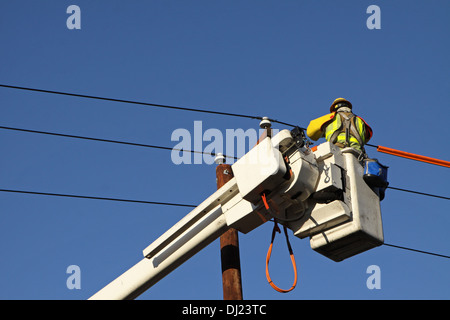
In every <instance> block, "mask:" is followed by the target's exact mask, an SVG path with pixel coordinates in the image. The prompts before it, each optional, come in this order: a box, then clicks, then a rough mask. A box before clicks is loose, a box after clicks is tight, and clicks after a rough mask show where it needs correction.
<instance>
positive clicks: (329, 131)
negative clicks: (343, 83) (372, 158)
mask: <svg viewBox="0 0 450 320" xmlns="http://www.w3.org/2000/svg"><path fill="white" fill-rule="evenodd" d="M352 108H353V106H352V104H351V103H350V101H348V100H346V99H344V98H338V99H336V100H334V101H333V103H332V104H331V107H330V113H329V114H326V115H324V116H322V117H320V118H317V119H314V120H312V121H311V122H310V123H309V125H308V128H307V130H306V134H307V135H308V137H310V138H311V139H312V140H314V141H316V140H318V139H319V138H321V137H325V139H326V140H327V141H330V142H331V143H333V144H335V145H337V146H338V147H340V148H346V147H351V148H353V149H356V150H358V151H360V152H361V154H363V155H365V150H364V145H365V144H366V143H367V142H368V141H369V140H370V138H371V137H372V129H371V128H370V126H369V125H368V124H367V123H366V122H365V121H364V120H363V119H362V118H361V117H358V116H356V115H354V114H353V112H352Z"/></svg>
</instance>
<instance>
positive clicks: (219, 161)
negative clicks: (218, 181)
mask: <svg viewBox="0 0 450 320" xmlns="http://www.w3.org/2000/svg"><path fill="white" fill-rule="evenodd" d="M214 162H215V163H217V164H224V163H225V157H224V156H223V154H222V153H217V154H216V157H215V158H214Z"/></svg>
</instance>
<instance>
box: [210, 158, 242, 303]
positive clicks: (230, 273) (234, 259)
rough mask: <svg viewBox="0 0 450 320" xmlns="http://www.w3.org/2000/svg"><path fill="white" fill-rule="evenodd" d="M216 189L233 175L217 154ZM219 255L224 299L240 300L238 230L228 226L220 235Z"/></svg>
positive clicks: (228, 166)
mask: <svg viewBox="0 0 450 320" xmlns="http://www.w3.org/2000/svg"><path fill="white" fill-rule="evenodd" d="M215 161H216V163H217V167H216V181H217V189H220V188H221V187H222V186H223V185H224V184H225V183H227V182H228V181H230V180H231V179H232V178H233V177H234V176H233V171H232V170H231V165H229V164H225V157H224V156H223V155H222V154H220V153H219V154H217V157H216V159H215ZM220 257H221V263H222V287H223V299H224V300H242V280H241V262H240V258H239V238H238V231H237V230H236V229H233V228H230V229H229V230H228V231H226V232H225V233H224V234H223V235H221V236H220Z"/></svg>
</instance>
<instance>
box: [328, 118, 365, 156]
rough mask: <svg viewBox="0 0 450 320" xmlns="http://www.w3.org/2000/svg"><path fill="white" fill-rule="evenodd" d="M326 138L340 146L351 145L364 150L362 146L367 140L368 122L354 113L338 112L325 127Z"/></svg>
mask: <svg viewBox="0 0 450 320" xmlns="http://www.w3.org/2000/svg"><path fill="white" fill-rule="evenodd" d="M325 139H326V140H327V141H330V142H331V143H334V144H337V145H338V146H340V147H351V148H354V149H357V150H360V151H362V147H363V146H364V144H366V142H367V141H366V123H365V122H364V121H363V120H362V119H361V118H359V117H357V116H355V115H354V114H353V113H349V112H338V113H337V114H336V116H335V117H334V119H333V121H332V122H331V123H330V124H328V125H327V126H326V128H325ZM369 139H370V138H369Z"/></svg>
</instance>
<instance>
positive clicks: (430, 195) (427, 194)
mask: <svg viewBox="0 0 450 320" xmlns="http://www.w3.org/2000/svg"><path fill="white" fill-rule="evenodd" d="M387 188H388V189H393V190H397V191H403V192H410V193H415V194H420V195H423V196H428V197H435V198H440V199H444V200H450V197H444V196H438V195H435V194H430V193H425V192H418V191H413V190H407V189H401V188H396V187H391V186H388V187H387Z"/></svg>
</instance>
